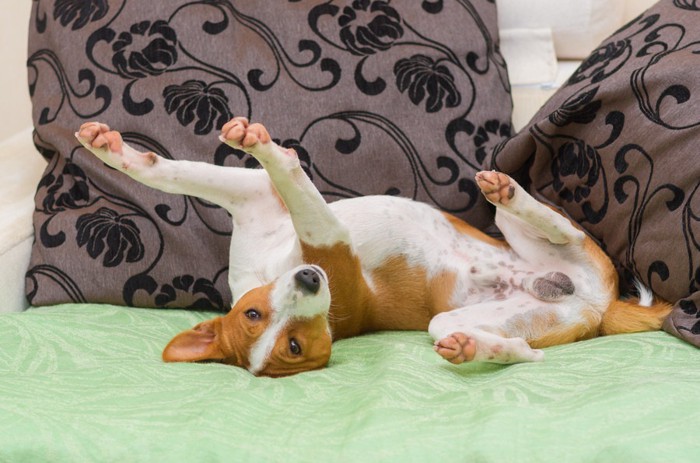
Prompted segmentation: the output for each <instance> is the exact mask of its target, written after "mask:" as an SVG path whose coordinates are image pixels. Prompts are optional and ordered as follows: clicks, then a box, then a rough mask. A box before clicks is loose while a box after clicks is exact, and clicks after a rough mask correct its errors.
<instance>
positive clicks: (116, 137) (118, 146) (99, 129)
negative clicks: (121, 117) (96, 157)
mask: <svg viewBox="0 0 700 463" xmlns="http://www.w3.org/2000/svg"><path fill="white" fill-rule="evenodd" d="M75 137H76V138H77V139H78V141H79V142H80V143H82V145H83V146H85V148H87V149H89V150H90V151H92V152H96V151H102V152H104V151H110V152H112V153H121V151H122V137H121V134H120V133H119V132H117V131H114V130H110V128H109V126H108V125H107V124H102V123H100V122H86V123H85V124H83V125H81V126H80V130H78V131H77V132H76V133H75ZM95 154H97V153H95Z"/></svg>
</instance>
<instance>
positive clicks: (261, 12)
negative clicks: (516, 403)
mask: <svg viewBox="0 0 700 463" xmlns="http://www.w3.org/2000/svg"><path fill="white" fill-rule="evenodd" d="M29 53H30V57H29V61H28V66H29V79H30V87H31V93H32V100H33V104H34V119H35V126H36V137H35V140H36V143H37V145H38V146H39V147H40V149H41V150H42V152H43V153H44V154H45V156H46V157H47V158H49V161H50V162H49V166H48V168H47V170H46V172H45V175H44V178H43V179H42V181H41V184H40V185H39V189H38V194H37V197H36V206H37V210H36V213H35V216H34V220H35V229H36V243H35V245H34V248H33V253H32V259H31V265H30V269H29V272H28V274H27V291H28V298H29V300H30V302H31V303H32V304H34V305H46V304H56V303H62V302H72V301H93V302H109V303H115V304H128V305H136V306H148V307H153V306H158V307H165V306H167V307H197V308H217V309H226V308H227V307H228V305H229V303H230V300H231V295H230V294H229V289H228V285H227V282H226V280H227V266H228V244H229V235H230V232H231V224H230V220H229V217H228V216H227V214H226V212H225V211H223V210H222V209H219V208H217V207H213V206H212V205H211V204H207V203H205V202H202V201H199V200H197V199H193V198H185V197H177V196H170V195H167V194H164V193H161V192H158V191H154V190H151V189H149V188H147V187H144V186H141V185H139V184H137V183H136V182H134V181H132V180H131V179H129V178H127V177H126V176H124V175H122V174H119V173H117V172H114V171H112V170H110V169H108V168H107V167H105V166H104V165H103V164H102V163H100V162H99V161H98V160H97V159H96V158H94V157H93V156H92V155H90V154H89V153H87V152H86V151H85V150H84V149H82V148H81V147H79V145H78V143H77V141H76V140H75V139H74V138H73V132H74V131H75V130H76V129H77V128H78V127H79V126H80V125H81V124H82V123H83V122H85V121H89V120H99V121H102V122H104V123H107V124H109V125H110V126H111V127H113V128H115V129H118V130H120V131H121V132H122V133H123V135H124V138H125V140H126V141H127V142H128V143H130V144H132V145H133V146H135V147H137V148H139V149H142V150H150V151H155V152H156V153H158V154H160V155H162V156H165V157H169V158H174V159H194V160H200V161H205V162H210V163H216V164H225V165H236V166H253V165H254V164H255V163H254V161H253V160H252V159H251V158H250V157H248V156H246V155H244V153H242V152H239V151H234V150H231V149H228V148H226V147H225V146H222V145H220V144H219V142H218V140H217V136H216V135H217V130H218V129H219V128H220V127H221V126H222V124H223V123H224V122H225V121H227V120H228V119H229V118H230V117H232V116H234V115H235V116H247V117H249V118H250V119H252V120H255V121H260V122H263V123H265V125H266V126H267V127H268V129H269V130H270V132H271V134H272V136H273V137H276V138H277V140H278V142H279V143H281V144H283V145H284V146H293V147H295V148H296V149H297V151H298V152H299V153H300V155H301V156H302V160H303V162H304V164H305V167H306V168H307V170H308V172H309V174H310V175H311V177H312V178H313V180H314V182H315V183H316V184H317V185H318V187H319V189H320V190H321V191H322V192H323V193H324V195H325V196H326V198H328V199H329V200H334V199H338V198H345V197H353V196H358V195H365V194H370V193H372V194H375V193H380V194H383V193H388V194H398V195H404V196H408V197H412V198H415V199H418V200H422V201H427V202H430V203H432V204H435V205H437V206H438V207H440V208H443V209H445V210H448V211H451V212H454V213H456V214H457V215H459V216H461V217H463V218H466V219H468V220H469V221H471V222H472V223H474V224H475V225H477V226H480V227H485V226H487V225H488V224H489V223H490V222H491V213H490V210H489V208H488V207H487V206H486V204H485V202H484V201H483V200H482V199H481V197H480V195H479V194H478V190H477V188H476V187H475V184H474V181H473V176H474V173H475V171H476V170H478V169H481V168H482V165H481V164H482V162H484V161H486V162H487V161H488V160H487V159H486V155H487V152H489V150H490V149H491V148H492V147H494V146H495V145H496V144H498V143H499V142H501V141H503V140H504V139H505V138H506V137H507V136H508V135H509V134H510V112H511V103H510V95H509V86H508V78H507V75H506V70H505V64H504V62H503V60H502V58H501V56H500V54H499V53H498V37H497V28H496V7H495V4H494V3H493V2H477V3H474V4H471V3H464V2H460V1H442V0H440V1H427V0H426V1H422V2H392V3H388V2H385V1H380V0H373V1H370V0H356V1H344V2H313V1H291V0H290V1H288V2H252V1H237V2H188V1H168V2H151V1H146V0H133V1H129V2H121V3H120V2H107V1H105V0H102V1H92V2H72V1H62V0H58V1H56V2H53V3H51V4H49V3H40V4H39V3H37V4H36V5H35V8H34V14H33V20H32V26H31V33H30V41H29Z"/></svg>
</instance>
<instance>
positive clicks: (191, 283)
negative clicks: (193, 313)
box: [155, 275, 224, 310]
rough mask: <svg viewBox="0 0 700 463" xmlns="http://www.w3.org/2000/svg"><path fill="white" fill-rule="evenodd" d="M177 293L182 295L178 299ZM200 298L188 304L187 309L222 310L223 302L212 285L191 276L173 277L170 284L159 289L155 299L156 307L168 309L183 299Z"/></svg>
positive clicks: (202, 279) (210, 282)
mask: <svg viewBox="0 0 700 463" xmlns="http://www.w3.org/2000/svg"><path fill="white" fill-rule="evenodd" d="M178 293H183V294H181V295H180V296H179V297H178ZM197 295H199V296H200V297H198V298H196V299H195V300H194V301H192V302H190V303H189V304H188V307H190V308H192V309H197V310H222V309H223V308H224V300H223V297H222V296H221V293H219V291H217V290H216V287H215V286H214V283H213V282H212V281H210V280H207V279H206V278H197V279H195V277H193V276H192V275H182V276H178V277H175V278H174V279H173V281H172V283H171V284H165V285H162V286H161V287H160V291H159V292H158V295H157V296H156V298H155V303H156V306H157V307H168V306H169V305H170V304H172V303H176V301H177V300H178V299H181V298H184V297H196V296H197Z"/></svg>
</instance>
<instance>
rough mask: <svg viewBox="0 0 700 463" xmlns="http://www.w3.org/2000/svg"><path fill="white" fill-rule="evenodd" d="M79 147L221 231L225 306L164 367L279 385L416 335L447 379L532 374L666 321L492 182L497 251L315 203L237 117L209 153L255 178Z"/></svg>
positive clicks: (101, 137)
mask: <svg viewBox="0 0 700 463" xmlns="http://www.w3.org/2000/svg"><path fill="white" fill-rule="evenodd" d="M76 137H77V139H78V140H79V141H80V143H82V145H83V146H84V147H85V148H87V149H88V150H89V151H91V152H92V153H94V154H95V155H96V156H97V157H98V158H99V159H101V160H102V161H103V162H104V163H106V164H107V165H109V166H111V167H113V168H115V169H117V170H119V171H121V172H123V173H125V174H127V175H129V176H130V177H131V178H133V179H135V180H136V181H138V182H141V183H143V184H145V185H148V186H150V187H152V188H156V189H159V190H162V191H165V192H169V193H174V194H184V195H191V196H196V197H199V198H202V199H205V200H207V201H210V202H212V203H215V204H218V205H220V206H221V207H223V208H224V209H226V210H227V211H229V212H230V213H231V216H232V217H233V233H232V236H231V247H230V266H229V285H230V288H231V293H232V295H233V300H234V303H233V307H232V308H231V310H230V311H229V312H228V313H227V314H226V315H224V316H220V317H217V318H214V319H212V320H208V321H205V322H203V323H200V324H198V325H196V326H195V327H193V328H192V329H189V330H186V331H184V332H182V333H180V334H178V335H177V336H175V337H174V338H173V339H172V341H170V343H169V344H168V345H167V346H166V347H165V349H164V351H163V360H164V361H166V362H183V361H184V362H196V361H204V360H207V361H219V362H222V363H225V364H231V365H237V366H240V367H243V368H246V369H247V370H248V371H250V372H251V373H253V374H254V375H263V376H273V377H278V376H285V375H291V374H296V373H300V372H304V371H309V370H314V369H319V368H322V367H324V366H326V364H327V363H328V360H329V358H330V355H331V344H332V342H333V341H335V340H338V339H344V338H348V337H352V336H358V335H362V334H364V333H369V332H374V331H380V330H426V329H427V330H428V332H429V333H430V335H431V336H432V337H433V339H434V340H435V344H434V349H435V351H436V352H437V353H438V354H439V355H440V356H442V357H443V358H444V359H446V360H447V361H449V362H452V363H454V364H460V363H463V362H469V361H482V362H494V363H501V364H511V363H517V362H537V361H541V360H543V358H544V353H543V351H542V350H541V349H542V348H544V347H548V346H554V345H558V344H564V343H570V342H574V341H579V340H584V339H589V338H593V337H595V336H598V335H604V334H615V333H628V332H635V331H646V330H658V329H660V327H661V324H662V322H663V319H664V318H665V317H666V315H668V313H669V312H670V309H671V307H670V305H669V304H668V303H666V302H663V301H658V302H654V301H653V295H652V294H651V293H650V292H649V291H648V290H646V289H644V288H642V291H641V294H640V298H639V299H632V300H621V299H620V294H619V289H618V277H617V273H616V271H615V268H614V266H613V264H612V262H611V261H610V259H609V258H608V257H607V256H606V255H605V253H604V252H603V251H602V250H601V249H600V247H599V246H598V245H597V244H596V243H595V242H594V241H593V240H592V239H591V238H590V237H588V236H587V235H586V234H585V233H584V232H583V231H582V230H581V229H580V228H579V227H578V226H577V225H575V224H574V223H572V222H571V221H570V220H568V219H567V218H565V217H564V216H563V215H561V214H560V213H558V212H557V211H556V210H554V209H553V208H550V207H548V206H546V205H544V204H542V203H540V202H538V201H537V200H535V199H534V198H533V197H532V196H530V195H529V194H528V193H527V192H526V191H525V190H524V189H523V188H522V187H521V186H520V185H518V184H517V183H516V182H515V181H513V180H512V179H511V178H510V177H509V176H507V175H505V174H503V173H500V172H495V171H483V172H480V173H478V174H477V175H476V182H477V184H478V186H479V188H480V189H481V192H482V194H483V195H484V196H485V198H486V199H487V200H488V201H489V202H490V203H491V204H493V205H494V206H495V207H496V219H495V220H496V224H497V226H498V227H499V229H500V230H501V232H502V234H503V236H504V238H505V241H501V240H497V239H494V238H492V237H490V236H488V235H486V234H484V233H482V232H481V231H479V230H477V229H475V228H473V227H471V226H470V225H468V224H467V223H466V222H463V221H462V220H460V219H458V218H456V217H454V216H452V215H449V214H447V213H444V212H441V211H439V210H437V209H435V208H433V207H432V206H429V205H427V204H423V203H420V202H417V201H413V200H410V199H406V198H400V197H393V196H365V197H358V198H351V199H343V200H339V201H336V202H333V203H330V204H328V203H326V201H325V200H324V199H323V197H322V196H321V194H320V193H319V191H318V190H317V189H316V188H315V186H314V185H313V183H312V182H311V180H310V179H309V178H308V176H307V175H306V174H305V173H304V171H303V170H302V168H301V166H300V163H299V159H298V157H297V155H296V153H295V152H294V151H293V150H292V149H286V148H283V147H281V146H279V145H277V144H276V143H274V142H273V141H272V139H271V138H270V135H269V133H268V131H267V130H266V129H265V127H264V126H263V125H261V124H259V123H249V121H248V120H247V119H245V118H234V119H232V120H231V121H229V122H228V123H226V124H225V125H224V126H223V128H222V131H221V135H220V137H219V138H220V140H221V141H222V142H223V143H226V144H228V145H229V146H231V147H233V148H238V149H242V150H244V151H246V152H247V153H249V154H251V155H252V156H254V157H255V158H256V159H257V160H258V161H259V162H260V164H261V166H262V167H263V169H244V168H237V167H222V166H214V165H211V164H207V163H198V162H190V161H172V160H168V159H164V158H162V157H160V156H158V155H156V154H155V153H152V152H146V153H141V152H138V151H136V150H135V149H133V148H131V147H130V146H128V145H127V144H125V143H124V142H123V141H122V138H121V136H120V134H119V132H117V131H113V130H111V129H110V128H109V127H108V126H107V125H105V124H101V123H98V122H90V123H86V124H83V125H82V126H81V128H80V130H79V131H78V132H77V133H76Z"/></svg>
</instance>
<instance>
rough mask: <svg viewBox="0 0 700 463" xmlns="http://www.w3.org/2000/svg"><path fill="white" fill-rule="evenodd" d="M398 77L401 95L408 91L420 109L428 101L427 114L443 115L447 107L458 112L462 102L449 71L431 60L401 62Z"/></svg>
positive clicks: (396, 68) (419, 58) (396, 71)
mask: <svg viewBox="0 0 700 463" xmlns="http://www.w3.org/2000/svg"><path fill="white" fill-rule="evenodd" d="M394 74H395V75H396V86H397V87H398V89H399V90H400V91H401V93H403V92H406V91H407V93H408V97H409V98H410V99H411V102H413V104H415V105H416V106H417V105H420V104H421V102H423V100H425V110H426V111H427V112H429V113H434V112H437V111H440V110H441V109H442V108H443V105H444V106H445V107H447V108H454V107H456V106H459V104H460V103H461V101H462V97H461V95H460V93H459V90H457V87H456V85H455V79H454V76H453V75H452V73H451V72H450V70H449V69H448V67H447V66H445V65H444V64H440V63H439V62H436V61H434V60H433V59H432V58H430V57H428V56H424V55H414V56H411V57H410V58H404V59H402V60H399V61H397V63H396V65H394Z"/></svg>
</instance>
